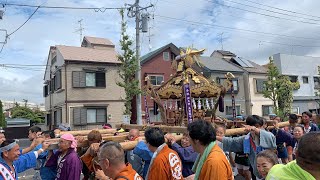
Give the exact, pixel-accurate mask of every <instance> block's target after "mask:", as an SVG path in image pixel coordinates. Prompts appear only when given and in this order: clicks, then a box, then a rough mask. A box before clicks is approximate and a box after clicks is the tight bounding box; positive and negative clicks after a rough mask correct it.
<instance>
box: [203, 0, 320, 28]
mask: <svg viewBox="0 0 320 180" xmlns="http://www.w3.org/2000/svg"><path fill="white" fill-rule="evenodd" d="M205 1H208V2H212V3H214V4H218V5H220V6H225V7H229V8H233V9H237V10H241V11H246V12H250V13H253V14H258V15H262V16H267V17H272V18H276V19H283V20H287V21H294V22H300V23H305V24H313V25H320V24H318V23H313V22H307V21H301V20H296V19H288V18H284V17H279V16H273V15H270V14H265V13H259V12H256V11H251V10H248V9H243V8H238V7H234V6H230V5H225V4H221V3H218V2H216V1H211V0H205Z"/></svg>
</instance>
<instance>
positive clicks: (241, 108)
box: [200, 56, 247, 118]
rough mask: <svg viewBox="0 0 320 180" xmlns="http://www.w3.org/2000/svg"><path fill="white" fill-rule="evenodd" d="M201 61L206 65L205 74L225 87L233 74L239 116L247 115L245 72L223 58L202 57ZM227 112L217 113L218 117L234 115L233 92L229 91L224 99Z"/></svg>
mask: <svg viewBox="0 0 320 180" xmlns="http://www.w3.org/2000/svg"><path fill="white" fill-rule="evenodd" d="M200 61H201V62H202V63H203V64H204V66H205V67H204V68H203V74H204V75H205V76H206V77H207V78H209V79H211V80H215V81H216V82H218V83H220V84H221V85H224V86H226V85H225V80H226V77H225V75H226V74H227V73H228V72H231V73H232V74H233V75H234V76H235V78H234V79H233V80H232V83H233V87H234V97H235V105H236V114H237V115H240V114H241V115H247V108H246V99H245V93H246V91H245V85H244V70H243V69H241V68H240V67H238V66H236V65H234V64H232V63H230V62H228V61H226V60H224V59H223V58H222V57H217V56H212V57H207V56H201V57H200ZM224 105H225V111H224V112H219V111H217V115H219V116H222V117H228V118H231V117H232V114H233V112H232V111H233V108H232V99H231V91H230V90H229V91H228V92H227V94H226V95H225V97H224Z"/></svg>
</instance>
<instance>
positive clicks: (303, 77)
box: [302, 76, 309, 84]
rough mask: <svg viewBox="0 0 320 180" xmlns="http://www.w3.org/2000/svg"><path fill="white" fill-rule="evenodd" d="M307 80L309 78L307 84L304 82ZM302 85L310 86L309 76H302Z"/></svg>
mask: <svg viewBox="0 0 320 180" xmlns="http://www.w3.org/2000/svg"><path fill="white" fill-rule="evenodd" d="M305 78H307V82H304V79H305ZM302 83H303V84H309V77H308V76H302Z"/></svg>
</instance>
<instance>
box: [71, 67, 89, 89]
mask: <svg viewBox="0 0 320 180" xmlns="http://www.w3.org/2000/svg"><path fill="white" fill-rule="evenodd" d="M72 87H76V88H77V87H86V72H84V71H72Z"/></svg>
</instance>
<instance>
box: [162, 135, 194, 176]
mask: <svg viewBox="0 0 320 180" xmlns="http://www.w3.org/2000/svg"><path fill="white" fill-rule="evenodd" d="M166 139H167V140H168V144H169V146H170V147H171V149H173V150H174V151H176V152H177V153H178V155H179V157H180V159H181V161H182V175H183V177H188V176H190V175H191V174H193V172H192V166H193V164H194V162H195V161H196V159H197V156H198V153H197V152H195V151H194V149H193V148H192V146H191V144H190V142H189V137H188V134H186V133H184V134H183V137H182V139H181V145H180V144H178V143H176V139H175V137H174V136H173V135H171V134H166Z"/></svg>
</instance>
